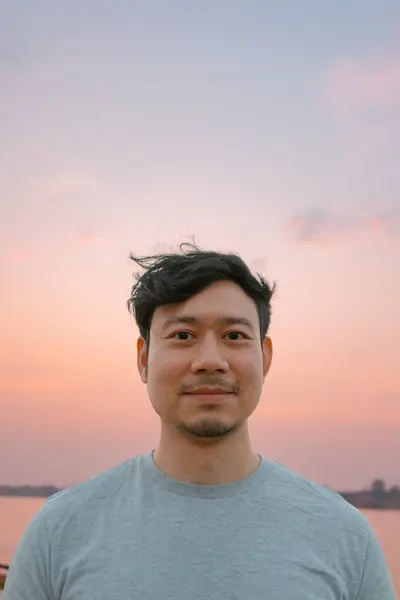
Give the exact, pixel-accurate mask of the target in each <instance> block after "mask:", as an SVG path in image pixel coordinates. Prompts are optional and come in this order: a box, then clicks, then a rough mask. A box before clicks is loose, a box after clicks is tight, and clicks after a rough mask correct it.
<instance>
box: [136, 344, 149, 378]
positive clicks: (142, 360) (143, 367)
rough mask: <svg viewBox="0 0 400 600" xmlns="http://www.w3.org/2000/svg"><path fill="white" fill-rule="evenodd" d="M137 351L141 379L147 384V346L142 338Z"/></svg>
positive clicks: (137, 345)
mask: <svg viewBox="0 0 400 600" xmlns="http://www.w3.org/2000/svg"><path fill="white" fill-rule="evenodd" d="M136 349H137V368H138V371H139V375H140V379H141V380H142V382H143V383H147V362H148V356H147V345H146V342H145V340H144V339H143V338H142V337H140V338H138V341H137V343H136Z"/></svg>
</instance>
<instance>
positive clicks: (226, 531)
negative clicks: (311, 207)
mask: <svg viewBox="0 0 400 600" xmlns="http://www.w3.org/2000/svg"><path fill="white" fill-rule="evenodd" d="M133 260H134V261H135V262H136V263H137V264H138V265H139V266H140V267H142V268H144V273H142V274H141V275H137V280H136V282H135V284H134V286H133V289H132V295H131V298H130V300H129V306H130V308H131V310H132V312H133V314H134V316H135V318H136V322H137V324H138V326H139V331H140V338H139V340H138V343H137V351H138V352H137V364H138V369H139V374H140V377H141V379H142V381H143V383H144V384H146V385H147V389H148V394H149V397H150V401H151V403H152V405H153V408H154V410H155V411H156V413H157V414H158V415H159V417H160V423H161V433H160V438H159V443H158V445H157V448H156V450H155V451H154V452H153V453H149V454H145V455H142V456H138V457H136V458H134V459H132V460H129V461H127V462H125V463H124V464H122V465H119V466H117V467H115V468H113V469H111V470H110V471H108V472H106V473H103V474H101V475H99V476H97V477H95V478H93V479H91V480H90V481H87V482H85V483H83V484H80V485H77V486H75V487H74V488H72V489H70V490H68V491H65V492H61V493H60V494H58V495H56V496H53V498H51V499H50V500H49V501H48V502H47V504H46V505H45V507H44V508H43V509H42V510H41V511H40V513H39V514H38V515H37V517H36V518H35V519H34V520H33V521H32V523H31V524H30V526H29V527H28V530H27V531H26V533H25V536H24V537H23V539H22V541H21V543H20V546H19V548H18V549H17V552H16V555H15V558H14V560H13V562H12V565H11V568H10V573H9V577H8V581H7V585H6V594H5V598H6V600H28V599H29V600H50V599H51V600H78V599H79V600H111V599H115V600H128V599H129V600H157V599H162V600H167V599H168V600H189V599H190V600H197V599H204V598H207V599H208V600H224V599H226V600H234V599H241V600H247V599H249V600H266V599H271V600H292V599H293V600H394V599H395V592H394V589H393V586H392V583H391V579H390V575H389V573H388V569H387V566H386V562H385V559H384V556H383V553H382V550H381V547H380V545H379V543H378V541H377V539H376V537H375V535H374V533H373V532H372V530H371V527H370V526H369V524H368V521H367V519H366V518H365V517H364V516H363V515H362V514H361V513H360V512H358V511H357V510H356V509H355V508H353V507H351V506H350V505H349V504H347V503H346V502H345V501H344V500H343V499H342V498H340V497H339V496H338V495H337V494H335V493H333V492H331V491H330V490H328V489H326V488H324V487H322V486H321V487H320V486H318V485H315V484H314V483H312V482H310V481H308V480H306V479H304V478H303V477H300V476H299V475H297V474H295V473H294V472H292V471H290V470H289V469H287V468H285V467H283V466H281V465H279V464H277V463H276V462H274V461H272V460H267V459H265V458H262V457H260V456H259V454H257V453H256V452H255V451H254V450H253V448H252V445H251V440H250V437H249V432H248V426H247V422H248V418H249V417H250V415H251V414H252V413H253V411H254V409H255V408H256V407H257V405H258V402H259V400H260V395H261V391H262V387H263V382H264V378H265V377H266V375H267V373H268V371H269V368H270V365H271V358H272V344H271V340H270V338H269V337H268V336H267V331H268V327H269V322H270V313H271V310H270V304H271V298H272V295H273V288H271V287H270V286H269V285H268V284H267V282H266V281H265V280H264V279H263V278H261V277H260V276H258V277H255V276H253V275H252V274H251V272H250V271H249V269H248V267H247V266H246V265H245V263H244V262H243V261H242V260H241V259H240V258H239V257H237V256H235V255H230V254H220V253H217V252H204V251H201V250H199V249H197V248H196V247H193V246H190V247H189V248H182V252H181V253H180V254H176V255H174V254H172V255H163V256H159V257H153V258H148V259H139V258H135V257H133Z"/></svg>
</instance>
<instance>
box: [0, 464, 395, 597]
mask: <svg viewBox="0 0 400 600" xmlns="http://www.w3.org/2000/svg"><path fill="white" fill-rule="evenodd" d="M206 598H207V600H239V599H240V600H267V599H268V600H395V592H394V589H393V585H392V582H391V578H390V575H389V573H388V568H387V565H386V562H385V559H384V556H383V552H382V549H381V546H380V545H379V543H378V541H377V539H376V537H375V535H374V533H373V532H372V529H371V527H370V525H369V524H368V521H367V519H366V517H364V516H363V515H362V514H361V513H360V512H359V511H358V510H356V509H355V508H353V507H352V506H350V505H349V504H347V503H346V502H345V501H344V500H343V499H342V498H341V497H340V496H339V495H337V494H336V493H334V492H332V491H330V490H329V489H328V488H325V487H323V486H318V485H316V484H314V483H312V482H310V481H308V480H307V479H304V478H302V477H300V476H299V475H297V474H295V473H294V472H292V471H290V470H289V469H287V468H285V467H283V466H282V465H280V464H278V463H276V462H273V461H268V460H263V461H262V462H261V465H260V467H259V468H258V469H257V471H255V472H254V473H253V474H252V475H250V476H249V477H247V478H246V479H244V480H243V481H240V482H235V483H231V484H229V485H222V486H201V485H192V484H188V483H183V482H179V481H176V480H175V479H172V478H171V477H169V476H167V475H166V474H164V473H163V472H162V471H160V470H159V469H158V468H157V466H156V465H155V464H154V462H153V460H152V455H151V454H145V455H141V456H138V457H137V458H135V459H133V460H129V461H127V462H125V463H123V464H122V465H119V466H117V467H114V468H113V469H111V470H109V471H107V472H105V473H103V474H101V475H99V476H97V477H95V478H93V479H91V480H89V481H87V482H85V483H82V484H79V485H77V486H75V487H73V488H71V489H70V490H67V491H63V492H61V493H59V494H56V495H55V496H53V497H52V498H50V499H49V501H48V502H47V503H46V504H45V506H44V507H43V509H42V510H41V511H40V512H39V513H38V515H37V516H36V517H35V518H34V519H33V521H32V522H31V524H30V525H29V527H28V529H27V531H26V532H25V535H24V537H23V539H22V541H21V543H20V545H19V547H18V549H17V551H16V554H15V557H14V560H13V562H12V564H11V568H10V571H9V576H8V579H7V584H6V592H5V600H200V599H201V600H204V599H206Z"/></svg>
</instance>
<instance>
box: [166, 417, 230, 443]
mask: <svg viewBox="0 0 400 600" xmlns="http://www.w3.org/2000/svg"><path fill="white" fill-rule="evenodd" d="M241 425H242V423H241V422H239V423H235V424H234V425H226V424H225V423H221V421H218V420H216V419H215V420H213V419H204V418H201V419H198V420H197V421H196V422H195V423H190V424H188V423H183V422H181V423H179V424H178V430H179V431H180V432H181V433H182V434H183V435H184V436H185V437H187V438H190V439H192V440H199V441H200V440H204V441H207V440H209V441H219V440H222V439H225V438H227V437H228V436H230V435H232V434H233V433H235V432H236V431H237V430H238V429H239V428H240V427H241Z"/></svg>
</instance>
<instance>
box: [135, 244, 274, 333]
mask: <svg viewBox="0 0 400 600" xmlns="http://www.w3.org/2000/svg"><path fill="white" fill-rule="evenodd" d="M130 259H131V260H133V261H134V262H135V263H136V264H137V265H138V266H139V267H140V268H141V269H144V272H136V273H135V274H134V280H135V281H134V284H133V286H132V290H131V295H130V298H129V300H128V309H129V311H130V312H131V313H132V315H133V316H134V318H135V321H136V323H137V325H138V327H139V332H140V335H141V337H142V338H143V339H144V340H145V341H146V342H147V343H149V340H150V327H151V321H152V318H153V314H154V311H155V310H156V308H157V307H158V306H165V305H167V304H178V303H179V302H184V301H185V300H188V299H189V298H191V297H192V296H194V295H195V294H197V293H199V292H201V291H203V290H204V289H205V288H207V287H208V286H210V285H211V284H212V283H215V282H217V281H233V282H234V283H236V284H237V285H238V286H240V287H241V288H242V290H243V291H244V292H245V293H246V294H247V295H248V296H249V297H250V298H251V299H252V300H253V301H254V303H255V305H256V307H257V311H258V316H259V322H260V337H261V340H262V341H263V340H264V338H265V336H266V334H267V331H268V328H269V325H270V321H271V298H272V296H273V294H274V291H275V284H274V285H273V286H270V285H269V284H268V283H267V281H266V280H265V279H264V277H262V275H260V274H257V276H255V275H253V274H252V273H251V271H250V269H249V267H248V266H247V265H246V263H245V262H244V261H243V260H242V259H241V258H240V256H238V255H237V254H224V253H222V252H215V251H208V250H201V249H200V248H198V247H197V246H196V245H195V244H189V243H184V244H181V245H180V253H176V254H173V253H170V254H158V255H154V256H144V257H138V256H134V255H133V254H131V255H130Z"/></svg>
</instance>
